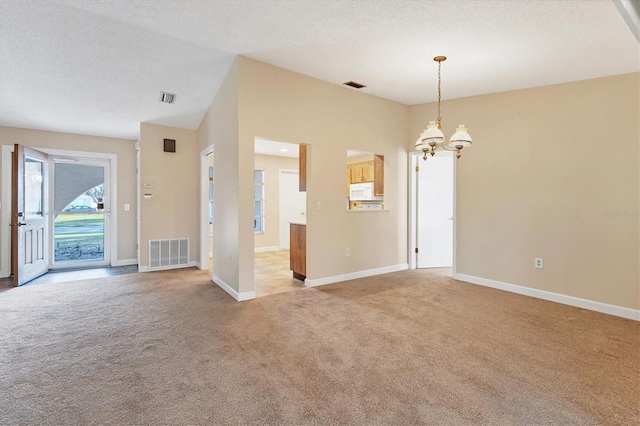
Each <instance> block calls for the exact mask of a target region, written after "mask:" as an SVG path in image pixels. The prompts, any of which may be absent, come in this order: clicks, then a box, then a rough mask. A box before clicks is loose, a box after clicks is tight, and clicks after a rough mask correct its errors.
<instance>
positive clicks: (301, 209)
mask: <svg viewBox="0 0 640 426" xmlns="http://www.w3.org/2000/svg"><path fill="white" fill-rule="evenodd" d="M279 177H280V179H279V192H278V198H279V200H280V201H279V206H280V207H279V217H280V219H279V221H278V223H279V228H280V239H279V241H280V242H279V246H280V249H283V250H284V249H289V223H290V222H296V223H301V222H302V223H306V221H307V219H306V212H307V193H306V192H300V191H299V189H300V188H299V172H298V171H297V170H280V176H279Z"/></svg>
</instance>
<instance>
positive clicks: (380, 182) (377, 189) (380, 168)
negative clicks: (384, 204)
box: [373, 155, 384, 196]
mask: <svg viewBox="0 0 640 426" xmlns="http://www.w3.org/2000/svg"><path fill="white" fill-rule="evenodd" d="M373 195H376V196H382V195H384V156H382V155H374V156H373Z"/></svg>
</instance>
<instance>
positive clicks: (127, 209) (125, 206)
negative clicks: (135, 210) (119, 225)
mask: <svg viewBox="0 0 640 426" xmlns="http://www.w3.org/2000/svg"><path fill="white" fill-rule="evenodd" d="M129 210H131V204H125V205H124V211H125V212H128V211H129Z"/></svg>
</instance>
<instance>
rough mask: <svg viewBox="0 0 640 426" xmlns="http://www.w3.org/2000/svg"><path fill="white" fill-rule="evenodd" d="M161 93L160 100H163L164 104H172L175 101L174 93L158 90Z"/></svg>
mask: <svg viewBox="0 0 640 426" xmlns="http://www.w3.org/2000/svg"><path fill="white" fill-rule="evenodd" d="M160 93H161V94H162V95H161V96H160V102H164V103H165V104H172V103H174V102H175V101H176V94H175V93H167V92H160Z"/></svg>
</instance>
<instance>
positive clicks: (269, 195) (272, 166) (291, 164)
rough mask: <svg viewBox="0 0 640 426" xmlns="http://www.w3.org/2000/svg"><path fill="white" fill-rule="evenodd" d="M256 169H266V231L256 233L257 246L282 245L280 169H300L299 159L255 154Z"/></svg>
mask: <svg viewBox="0 0 640 426" xmlns="http://www.w3.org/2000/svg"><path fill="white" fill-rule="evenodd" d="M255 169H256V170H264V173H265V177H264V192H265V194H264V197H265V203H264V206H265V212H264V213H265V223H266V226H265V232H263V233H258V234H255V243H254V245H255V247H256V248H259V247H275V246H279V245H280V169H287V170H298V159H297V158H289V157H277V156H274V155H259V154H256V155H255Z"/></svg>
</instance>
